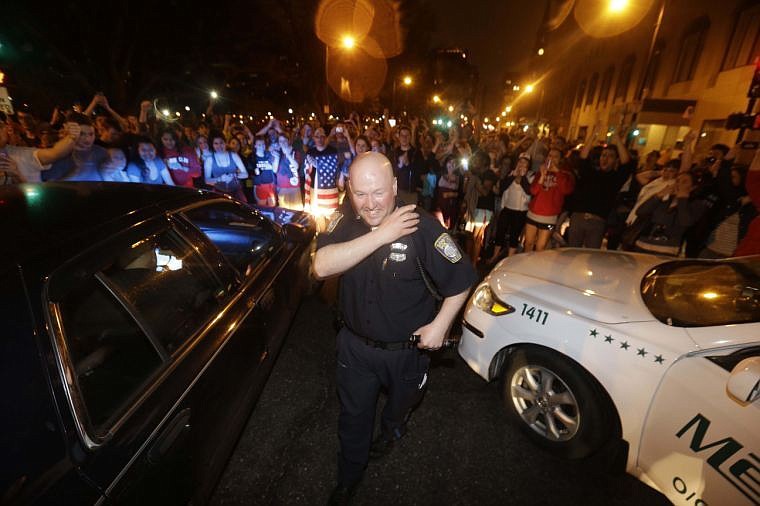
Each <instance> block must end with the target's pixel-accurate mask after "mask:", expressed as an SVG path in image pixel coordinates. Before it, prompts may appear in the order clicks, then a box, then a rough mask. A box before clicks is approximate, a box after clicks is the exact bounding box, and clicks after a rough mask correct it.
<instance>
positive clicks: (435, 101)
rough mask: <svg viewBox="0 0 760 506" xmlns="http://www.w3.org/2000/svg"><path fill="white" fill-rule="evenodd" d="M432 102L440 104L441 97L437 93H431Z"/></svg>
mask: <svg viewBox="0 0 760 506" xmlns="http://www.w3.org/2000/svg"><path fill="white" fill-rule="evenodd" d="M433 103H434V104H440V103H441V97H439V96H438V95H433Z"/></svg>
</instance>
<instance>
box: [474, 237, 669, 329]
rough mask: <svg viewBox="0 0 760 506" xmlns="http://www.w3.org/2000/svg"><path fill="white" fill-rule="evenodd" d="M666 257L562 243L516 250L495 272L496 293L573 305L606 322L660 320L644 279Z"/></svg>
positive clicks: (576, 310) (572, 308)
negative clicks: (648, 301) (646, 298)
mask: <svg viewBox="0 0 760 506" xmlns="http://www.w3.org/2000/svg"><path fill="white" fill-rule="evenodd" d="M665 260H667V259H665V258H663V257H658V256H653V255H642V254H636V253H622V252H614V251H600V250H592V249H576V248H563V249H555V250H548V251H541V252H533V253H526V254H521V255H515V256H512V257H509V258H507V259H506V260H504V261H502V262H501V263H500V264H499V265H497V266H496V268H495V269H494V270H493V271H492V272H491V274H490V275H489V277H488V282H489V284H490V286H491V289H492V290H493V291H494V292H495V293H496V295H497V296H498V297H499V298H500V299H502V300H504V301H505V302H509V299H510V297H509V294H514V293H518V294H520V295H521V296H525V297H526V298H529V299H533V300H535V302H536V304H544V305H547V306H553V307H555V308H556V309H560V310H562V311H563V312H567V311H571V312H572V313H571V314H575V315H578V316H581V317H584V318H589V319H591V320H595V321H598V322H602V323H610V324H612V323H627V322H641V321H652V320H655V318H654V316H653V315H652V313H651V312H649V310H648V309H647V308H646V306H645V305H644V302H643V300H642V298H641V280H642V278H643V277H644V275H645V274H646V273H647V272H648V271H649V270H650V269H651V268H652V267H653V266H655V265H657V264H660V263H662V262H663V261H665Z"/></svg>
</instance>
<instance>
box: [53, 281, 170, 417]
mask: <svg viewBox="0 0 760 506" xmlns="http://www.w3.org/2000/svg"><path fill="white" fill-rule="evenodd" d="M60 310H61V316H62V318H63V321H64V326H65V331H66V345H67V348H68V353H69V357H70V359H71V362H72V365H73V367H74V371H75V373H76V381H77V384H78V387H79V390H80V392H81V396H82V399H83V401H84V405H85V407H86V409H87V414H88V416H89V419H90V422H91V423H92V425H93V426H95V427H96V428H98V427H100V426H102V425H104V424H105V423H106V422H107V421H108V420H109V419H110V418H111V417H112V416H113V415H115V414H117V413H118V412H119V411H120V409H119V408H120V407H122V406H124V405H125V404H126V401H127V400H128V399H129V398H130V397H131V396H132V395H133V394H134V393H135V392H137V391H139V390H141V386H142V385H143V384H144V383H145V382H146V381H147V380H148V379H149V378H150V377H151V375H152V373H153V372H154V371H156V370H157V369H158V368H159V367H160V366H161V364H162V360H161V356H160V355H159V353H158V351H157V350H156V348H155V347H154V346H153V345H152V344H151V342H150V340H149V339H148V337H147V336H146V335H145V334H144V333H143V332H142V330H140V327H139V326H138V325H137V323H136V322H135V320H134V319H133V318H132V316H131V315H130V314H129V313H128V312H127V311H126V309H125V308H124V307H123V306H122V305H121V304H120V303H119V302H118V300H117V299H116V298H115V297H114V296H113V295H112V294H111V293H110V292H109V291H108V289H107V288H106V287H105V286H104V285H103V284H102V283H101V282H100V281H99V280H98V279H97V278H95V277H89V278H86V279H85V280H84V281H83V282H82V283H81V284H78V285H77V286H76V287H73V288H72V289H71V290H70V291H69V292H68V293H67V295H66V297H65V298H64V299H63V300H61V301H60Z"/></svg>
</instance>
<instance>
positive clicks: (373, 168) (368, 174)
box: [348, 151, 397, 227]
mask: <svg viewBox="0 0 760 506" xmlns="http://www.w3.org/2000/svg"><path fill="white" fill-rule="evenodd" d="M348 185H349V189H350V194H351V202H352V203H353V205H354V209H355V210H356V212H357V213H359V216H361V217H362V219H363V220H364V221H365V222H366V223H367V224H368V225H369V226H370V227H376V226H378V225H380V223H382V221H383V220H384V219H385V217H386V216H388V215H389V214H391V213H392V212H393V210H394V209H395V208H396V190H397V188H396V178H395V176H394V175H393V166H392V165H391V162H390V160H388V159H387V158H386V157H385V155H383V154H381V153H375V152H372V151H370V152H368V153H362V154H361V155H359V156H357V157H356V158H355V159H354V162H353V163H352V164H351V168H350V169H349V180H348Z"/></svg>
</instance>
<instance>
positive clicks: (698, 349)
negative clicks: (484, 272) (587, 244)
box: [459, 249, 760, 506]
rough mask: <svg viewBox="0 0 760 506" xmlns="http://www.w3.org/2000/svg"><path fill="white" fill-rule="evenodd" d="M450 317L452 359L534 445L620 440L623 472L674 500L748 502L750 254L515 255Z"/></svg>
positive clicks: (751, 498)
mask: <svg viewBox="0 0 760 506" xmlns="http://www.w3.org/2000/svg"><path fill="white" fill-rule="evenodd" d="M463 327H464V328H463V336H462V340H461V342H460V344H459V353H460V355H461V356H462V357H463V358H464V360H465V361H466V362H467V364H468V365H469V366H470V367H471V368H472V369H473V370H474V371H475V372H476V373H478V374H479V375H480V376H482V377H483V378H485V379H487V380H493V379H497V378H498V379H500V389H501V393H502V398H503V402H504V405H505V407H506V410H507V412H508V414H509V417H510V418H511V419H512V420H513V421H514V422H515V423H517V424H518V425H519V426H520V427H522V428H523V429H524V431H525V432H526V433H527V434H528V435H529V436H530V437H531V438H532V439H533V440H534V441H535V442H536V443H538V444H539V445H540V446H543V447H545V448H547V449H549V450H551V451H553V452H554V453H556V454H558V455H562V456H565V457H569V458H581V457H586V456H589V455H591V454H594V453H595V452H597V451H599V450H600V449H602V448H603V447H606V445H609V444H610V443H614V442H616V441H620V440H621V438H622V440H623V441H625V442H627V443H628V454H627V460H626V469H627V471H628V472H629V473H631V474H633V475H635V476H637V477H638V478H639V479H641V480H642V481H644V482H645V483H647V484H649V485H651V486H653V487H655V488H656V489H658V490H660V491H661V492H662V493H664V494H665V495H666V496H667V497H668V498H669V499H670V500H671V501H673V502H674V503H676V504H689V505H695V506H699V505H703V506H704V505H708V504H709V505H713V506H714V505H718V504H726V505H739V504H760V257H746V258H737V259H729V260H720V261H707V260H705V261H703V260H673V259H668V258H663V257H657V256H651V255H640V254H631V253H617V252H606V251H599V250H588V249H584V250H580V249H559V250H551V251H544V252H540V253H529V254H523V255H517V256H514V257H510V258H508V259H507V260H504V261H502V262H501V263H500V264H499V265H498V266H497V267H496V268H495V269H494V270H493V271H492V272H491V274H490V275H489V276H488V277H487V278H486V279H485V280H484V281H483V283H481V284H480V285H479V286H478V287H477V289H476V290H475V292H474V294H473V296H472V297H471V299H470V301H469V303H468V305H467V307H466V309H465V314H464V324H463Z"/></svg>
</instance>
